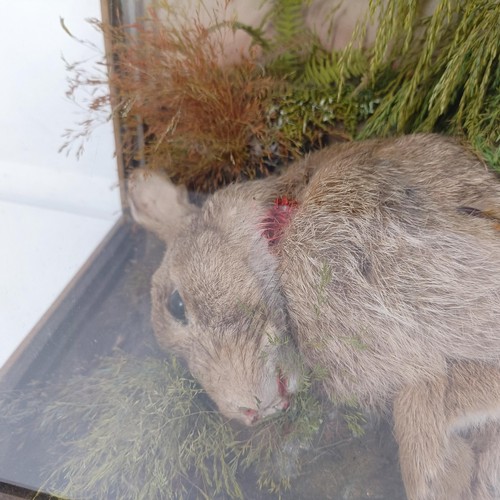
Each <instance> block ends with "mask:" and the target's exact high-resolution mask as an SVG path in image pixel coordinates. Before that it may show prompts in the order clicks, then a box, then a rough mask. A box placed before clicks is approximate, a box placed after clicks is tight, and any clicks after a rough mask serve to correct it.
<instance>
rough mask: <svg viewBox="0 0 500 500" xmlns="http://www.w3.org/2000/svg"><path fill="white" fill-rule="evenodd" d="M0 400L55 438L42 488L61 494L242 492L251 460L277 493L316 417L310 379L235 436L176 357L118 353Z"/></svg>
mask: <svg viewBox="0 0 500 500" xmlns="http://www.w3.org/2000/svg"><path fill="white" fill-rule="evenodd" d="M0 402H1V404H2V415H1V417H0V423H5V422H8V423H9V424H10V426H11V427H13V428H18V429H22V428H23V423H25V422H27V421H30V424H29V426H30V427H31V428H35V432H36V433H37V434H41V435H44V436H54V437H55V438H56V440H55V442H54V443H49V444H48V447H49V450H48V452H52V455H53V456H54V459H53V461H48V462H47V464H46V467H47V480H46V483H45V485H44V486H43V490H45V491H52V492H56V493H57V494H58V495H60V496H62V497H66V498H127V499H145V500H146V499H147V500H150V499H164V498H172V499H182V498H188V497H189V498H192V497H193V496H194V497H196V498H207V499H208V498H214V497H216V496H217V495H222V497H230V498H243V497H244V492H243V490H242V487H241V485H240V474H241V472H242V471H245V470H247V469H252V468H257V484H258V485H259V486H260V487H261V488H263V489H266V490H268V491H272V492H274V493H277V494H280V493H281V492H283V491H284V490H286V488H287V487H288V486H289V484H290V479H291V477H292V476H295V475H297V474H298V473H299V471H300V450H302V449H304V448H306V449H307V448H308V447H310V445H311V443H312V441H313V438H314V436H315V435H316V433H317V431H318V429H319V427H320V425H321V421H322V420H321V419H322V406H321V404H320V403H319V401H318V400H317V399H315V398H314V396H312V394H311V393H310V391H309V384H308V383H307V384H306V386H305V387H304V388H303V390H302V391H301V392H300V393H299V394H297V395H296V397H295V398H294V402H293V405H292V407H291V408H290V409H289V410H288V411H287V412H286V413H284V414H281V415H279V416H277V417H274V418H270V419H268V420H265V421H263V422H262V423H261V424H259V425H258V426H257V427H256V428H255V432H253V433H252V434H251V435H250V436H249V437H248V436H244V435H240V434H239V433H238V432H237V431H236V430H235V428H233V427H232V426H231V425H230V424H229V423H228V422H227V421H226V420H225V419H224V418H223V417H222V416H221V415H220V414H219V413H218V412H216V411H214V410H213V409H212V408H211V406H210V405H208V403H207V399H206V396H205V395H204V393H203V390H202V389H201V388H200V387H199V386H198V385H197V384H196V382H195V381H194V380H193V379H192V378H191V377H190V376H189V374H188V373H187V372H186V371H185V369H183V368H182V367H181V366H180V364H179V363H177V362H176V361H175V360H174V361H173V362H171V363H166V362H165V361H162V360H159V359H156V358H148V359H143V360H140V359H134V358H130V357H126V356H124V355H119V356H116V357H113V358H105V359H103V360H102V361H101V363H100V365H99V366H98V367H97V368H96V369H95V370H94V371H92V372H91V373H89V374H85V375H77V376H73V377H72V378H70V379H69V380H67V381H65V383H64V384H62V383H61V384H59V385H57V386H51V387H45V388H42V387H41V386H35V387H34V388H33V390H31V391H27V392H24V393H22V394H19V393H14V394H11V393H8V394H0ZM50 448H53V449H52V450H51V449H50ZM254 488H255V486H254ZM190 495H191V496H190Z"/></svg>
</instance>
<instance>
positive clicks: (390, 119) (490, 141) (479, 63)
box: [358, 0, 500, 167]
mask: <svg viewBox="0 0 500 500" xmlns="http://www.w3.org/2000/svg"><path fill="white" fill-rule="evenodd" d="M417 7H418V2H405V1H402V0H392V1H389V2H387V3H386V4H385V5H384V3H383V2H381V1H379V0H372V1H371V2H370V9H371V10H370V13H371V15H375V13H376V12H378V20H379V23H380V24H379V29H378V31H377V36H376V41H375V45H374V47H373V50H372V53H371V58H370V73H369V77H370V84H369V85H370V87H371V88H372V89H373V92H374V95H376V96H377V97H378V98H379V99H380V103H379V105H378V107H377V109H376V110H375V113H374V114H373V116H371V117H369V118H368V120H367V123H366V125H365V126H364V128H363V130H362V132H361V134H360V137H370V136H380V135H388V134H390V133H394V132H399V133H401V132H404V133H409V132H416V131H446V132H449V133H452V134H460V135H465V136H466V137H467V138H468V140H469V141H470V142H471V143H472V145H473V146H474V147H475V148H476V150H478V151H479V152H482V153H483V155H484V156H485V157H486V158H487V159H488V161H489V162H492V166H495V165H496V166H497V167H498V166H499V164H498V154H499V153H498V147H499V145H500V114H499V113H500V111H499V104H500V65H499V50H500V46H499V42H498V40H500V4H499V3H498V2H496V1H492V0H465V1H460V0H440V1H439V2H438V4H437V6H436V9H435V11H434V13H433V14H432V15H431V16H429V17H424V18H422V17H420V15H419V12H418V10H417ZM358 36H359V34H358Z"/></svg>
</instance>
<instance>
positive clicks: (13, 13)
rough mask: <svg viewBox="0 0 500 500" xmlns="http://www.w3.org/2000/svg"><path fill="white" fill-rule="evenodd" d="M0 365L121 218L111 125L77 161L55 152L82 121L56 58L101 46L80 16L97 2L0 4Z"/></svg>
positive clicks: (80, 55) (72, 57)
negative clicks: (66, 132) (82, 41)
mask: <svg viewBox="0 0 500 500" xmlns="http://www.w3.org/2000/svg"><path fill="white" fill-rule="evenodd" d="M0 14H1V16H2V29H1V30H0V67H1V68H2V71H1V73H2V77H1V78H0V231H1V232H0V235H1V236H0V238H1V239H0V367H1V366H2V365H3V364H4V363H5V361H6V360H7V359H8V357H9V356H10V355H11V354H12V353H13V352H14V350H15V349H16V348H17V346H18V345H19V344H20V342H21V341H22V339H23V338H24V337H25V336H26V334H27V333H28V332H29V331H30V330H31V329H32V328H33V326H34V325H35V324H36V322H37V321H38V320H39V318H40V317H41V316H42V315H43V313H44V312H45V311H46V310H47V309H48V308H49V307H50V305H51V303H52V302H53V301H54V300H55V299H56V297H57V296H58V295H59V294H60V293H61V291H62V290H63V289H64V287H65V285H66V284H67V283H68V281H69V280H70V279H71V278H72V277H73V276H74V274H75V273H76V272H77V271H78V269H79V268H80V267H81V266H82V265H83V263H84V262H85V261H86V259H87V258H88V257H89V255H90V254H91V253H92V251H93V250H94V249H95V247H96V246H97V244H98V243H99V242H100V241H101V240H102V238H103V237H104V236H105V235H106V234H107V233H108V232H109V230H110V229H111V228H112V227H113V225H114V224H115V222H116V221H117V220H118V218H119V217H120V215H121V205H120V198H119V189H118V176H117V168H116V160H115V159H114V157H113V153H114V139H113V131H112V127H111V124H110V123H106V124H104V125H101V126H100V127H99V128H98V129H97V130H95V131H94V133H93V135H92V138H91V141H90V142H89V143H88V144H87V145H86V147H85V153H84V155H83V157H82V158H81V159H80V160H78V161H77V160H76V156H75V154H71V155H70V156H66V155H65V154H59V153H58V149H59V148H60V146H61V145H62V144H63V142H64V140H63V138H62V134H63V132H64V130H65V129H66V128H72V127H75V125H76V123H77V122H78V121H80V120H81V119H84V118H86V117H87V115H86V114H85V113H84V112H83V110H82V109H80V108H78V107H77V106H76V105H75V104H74V103H73V102H71V101H69V100H68V99H67V98H66V96H65V92H66V90H67V82H66V78H67V76H68V75H67V73H66V70H65V66H64V62H63V60H62V57H61V56H62V55H64V57H65V59H66V60H68V61H70V62H74V61H82V60H85V61H87V65H88V67H89V68H91V67H92V65H93V63H94V62H95V60H96V59H97V58H98V56H99V54H96V53H95V52H94V51H92V50H90V49H89V48H87V47H85V46H83V45H82V44H79V43H78V42H77V41H75V40H74V39H72V38H71V37H70V36H69V35H68V34H67V33H66V32H65V31H64V30H63V29H62V27H61V25H60V20H59V18H60V17H62V18H64V22H65V24H66V26H67V27H68V28H69V29H70V30H71V32H72V33H73V34H74V35H75V36H77V37H78V38H80V39H88V40H92V41H93V42H94V43H96V44H97V45H99V46H100V47H103V41H102V37H101V35H100V33H98V32H96V31H95V30H94V29H93V28H92V27H91V26H90V25H89V24H88V23H86V22H85V19H86V18H91V17H100V2H99V0H84V1H82V0H45V1H40V0H15V1H14V0H12V1H5V2H2V3H1V9H0Z"/></svg>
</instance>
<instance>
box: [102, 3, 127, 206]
mask: <svg viewBox="0 0 500 500" xmlns="http://www.w3.org/2000/svg"><path fill="white" fill-rule="evenodd" d="M116 4H117V2H116V0H101V19H102V22H103V23H104V24H106V25H109V26H112V25H113V19H114V18H115V17H118V16H113V15H112V12H113V10H112V9H118V6H117V5H116ZM103 36H104V51H105V56H106V61H107V68H108V75H111V74H112V73H113V71H115V69H114V65H113V44H112V41H111V39H110V36H109V34H107V33H106V32H104V33H103ZM109 93H110V97H111V116H112V122H113V131H114V137H115V156H116V164H117V169H118V181H119V188H120V199H121V204H122V208H124V209H125V208H128V198H127V187H126V182H125V158H124V154H123V147H122V134H121V123H120V118H119V116H118V115H117V114H116V113H115V112H114V109H115V108H116V104H117V102H118V95H117V93H116V90H115V89H114V88H113V87H111V86H109Z"/></svg>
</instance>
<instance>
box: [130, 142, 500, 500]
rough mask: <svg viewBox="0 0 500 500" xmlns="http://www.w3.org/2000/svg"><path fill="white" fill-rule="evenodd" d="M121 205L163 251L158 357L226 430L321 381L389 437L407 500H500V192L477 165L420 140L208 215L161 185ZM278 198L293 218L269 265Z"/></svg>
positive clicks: (156, 317)
mask: <svg viewBox="0 0 500 500" xmlns="http://www.w3.org/2000/svg"><path fill="white" fill-rule="evenodd" d="M130 192H131V202H132V206H133V209H134V210H133V211H134V212H135V214H136V217H137V218H138V220H140V221H141V222H142V223H143V224H144V225H145V226H146V227H149V228H150V229H152V230H154V231H156V232H157V234H159V235H160V236H161V237H162V238H164V239H165V240H166V242H167V247H168V249H167V252H166V255H165V258H164V260H163V263H162V264H161V266H160V268H159V269H158V271H157V272H156V274H155V276H154V280H153V291H152V295H153V324H154V327H155V331H156V335H157V338H158V341H159V343H160V345H161V346H162V347H164V348H165V349H171V350H174V351H175V352H178V353H180V354H181V355H182V356H183V357H185V359H186V360H187V362H188V364H189V366H190V369H191V370H192V372H193V374H194V375H195V376H196V377H197V378H198V379H199V381H200V382H201V383H202V385H203V386H204V387H205V389H206V390H207V392H208V393H209V394H210V395H211V397H212V398H213V399H214V401H215V402H216V403H217V405H218V407H219V409H220V411H221V412H222V413H223V414H225V415H226V416H228V417H230V418H236V419H238V420H240V421H243V422H244V423H246V424H251V423H253V422H254V421H255V420H257V419H259V418H262V417H264V416H266V415H269V414H272V413H274V412H276V411H281V410H283V409H285V408H286V407H287V405H288V397H289V394H290V393H293V392H294V391H295V390H296V389H297V386H298V384H299V383H300V379H301V376H302V367H305V369H318V368H320V371H322V373H324V375H323V380H322V381H323V387H324V391H325V394H326V395H327V396H328V397H330V398H331V399H332V400H334V401H338V402H340V403H342V402H356V403H358V404H360V405H361V406H362V407H363V408H365V409H366V410H368V411H377V412H382V413H384V414H387V415H388V416H390V417H391V418H392V419H393V422H394V432H395V436H396V439H397V441H398V445H399V455H400V464H401V471H402V475H403V480H404V483H405V487H406V491H407V495H408V498H409V499H411V500H414V499H415V500H416V499H419V500H420V499H422V500H423V499H425V500H428V499H455V498H456V499H459V498H462V499H469V498H476V499H481V500H483V499H485V500H486V499H494V498H500V231H499V230H498V229H499V228H498V222H499V219H500V184H499V183H498V181H497V179H496V178H495V177H494V176H493V174H491V173H490V172H489V171H488V170H487V168H486V167H485V166H484V165H483V164H482V163H481V162H480V161H479V160H478V159H477V158H476V157H475V156H474V155H472V154H471V153H470V152H468V151H467V150H466V149H465V148H463V147H462V146H460V145H459V144H458V143H457V142H455V141H454V140H452V139H449V138H445V137H441V136H437V135H414V136H406V137H401V138H398V139H389V140H379V141H367V142H361V143H352V144H346V145H337V146H332V147H329V148H327V149H325V150H322V151H320V152H318V153H315V154H312V155H310V156H309V157H307V158H306V159H304V160H303V161H300V162H297V163H296V164H294V165H292V167H290V168H289V169H288V170H287V171H286V173H285V174H284V175H282V176H281V177H274V178H269V179H265V180H259V181H253V182H248V183H246V184H241V185H232V186H229V187H227V188H225V189H223V190H221V191H219V192H217V193H215V194H214V195H213V196H211V197H210V198H209V199H208V200H207V201H206V203H205V204H204V205H203V207H202V208H201V209H198V208H195V207H193V206H191V205H189V204H188V203H187V198H186V197H185V194H184V193H183V192H182V191H181V190H178V189H176V188H174V187H173V186H172V185H171V184H169V183H168V182H167V181H166V180H165V179H163V178H161V177H159V176H149V177H148V176H144V175H142V174H137V175H136V177H135V179H134V181H133V182H132V183H131V190H130ZM280 196H287V197H288V198H289V199H293V200H296V202H297V204H298V205H297V208H296V209H294V211H293V213H292V216H291V219H290V222H289V224H288V225H287V226H285V227H284V232H283V234H282V236H281V238H280V240H279V242H278V243H277V244H276V245H275V246H272V247H271V246H270V245H269V244H268V241H267V240H266V239H265V238H264V237H263V236H262V221H263V220H265V218H266V216H267V214H269V210H270V208H271V207H272V205H273V200H275V199H276V198H277V197H280ZM174 290H178V292H179V293H180V296H181V297H182V299H183V301H184V306H185V314H186V321H185V323H186V324H184V323H183V322H180V321H178V320H176V319H174V318H173V317H172V315H171V314H170V313H169V311H168V310H167V307H166V301H167V300H168V297H170V295H171V294H172V292H173V291H174ZM280 376H281V377H282V381H283V380H285V379H286V383H287V387H286V391H284V390H283V385H282V384H281V383H280V381H279V378H280Z"/></svg>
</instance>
